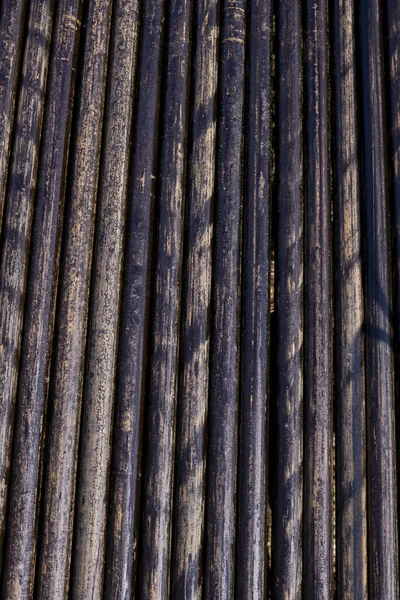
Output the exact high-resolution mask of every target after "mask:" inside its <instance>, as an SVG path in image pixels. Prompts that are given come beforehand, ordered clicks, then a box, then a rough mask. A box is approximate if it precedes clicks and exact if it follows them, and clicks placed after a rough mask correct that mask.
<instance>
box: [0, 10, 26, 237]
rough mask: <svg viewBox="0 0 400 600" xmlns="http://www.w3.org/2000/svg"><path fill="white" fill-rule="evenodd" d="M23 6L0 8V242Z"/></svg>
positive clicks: (17, 79) (23, 22) (23, 30)
mask: <svg viewBox="0 0 400 600" xmlns="http://www.w3.org/2000/svg"><path fill="white" fill-rule="evenodd" d="M27 5H28V2H27V0H17V1H15V0H4V2H3V4H2V5H0V11H1V17H0V106H1V119H0V240H1V225H2V221H3V211H4V200H5V196H6V187H7V178H8V165H9V160H10V152H11V138H12V132H13V125H14V113H15V104H16V99H17V97H18V93H19V90H18V81H19V77H20V69H21V58H22V54H23V48H24V41H25V40H24V32H25V20H26V11H27Z"/></svg>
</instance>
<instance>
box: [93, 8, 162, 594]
mask: <svg viewBox="0 0 400 600" xmlns="http://www.w3.org/2000/svg"><path fill="white" fill-rule="evenodd" d="M164 12H165V1H164V0H147V1H146V2H145V3H144V4H143V14H142V17H141V21H140V22H141V26H140V43H139V55H138V74H137V86H136V88H137V91H136V101H135V103H136V106H135V117H134V128H133V148H132V153H133V157H132V165H131V178H130V183H129V191H128V203H127V221H126V243H125V258H124V268H123V284H122V291H121V316H120V330H119V344H118V360H117V379H116V394H115V419H114V436H113V450H112V462H111V475H110V500H109V516H108V533H107V536H108V537H107V550H106V577H105V591H104V596H105V598H110V600H114V598H121V599H122V598H123V599H130V598H132V597H134V595H135V583H136V567H137V548H138V520H139V507H140V483H141V462H142V461H141V456H142V438H143V418H144V414H143V413H144V393H145V383H146V357H147V337H148V334H147V332H148V314H149V290H150V271H151V256H152V244H151V241H152V237H153V205H154V198H155V192H156V174H157V155H158V133H159V106H160V90H161V72H162V47H163V30H164ZM141 82H146V83H145V84H142V83H141Z"/></svg>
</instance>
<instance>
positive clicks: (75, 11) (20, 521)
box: [2, 0, 81, 599]
mask: <svg viewBox="0 0 400 600" xmlns="http://www.w3.org/2000/svg"><path fill="white" fill-rule="evenodd" d="M80 13H81V3H80V1H79V0H78V1H77V0H63V1H62V2H60V4H59V5H58V7H57V8H56V15H55V23H54V36H53V42H52V48H53V49H52V59H51V62H50V67H49V75H48V83H47V100H46V104H45V111H44V122H43V132H42V142H41V156H40V161H39V168H38V177H37V190H36V199H35V209H34V217H33V225H32V240H31V247H30V258H29V269H28V283H27V291H26V301H25V320H24V329H23V338H22V346H21V348H22V350H21V360H20V368H19V376H18V392H17V403H16V415H15V424H14V436H13V438H14V439H13V452H12V461H11V473H10V489H9V498H8V512H7V537H6V541H5V557H4V562H3V568H2V577H3V583H2V586H3V587H2V594H3V596H4V597H5V598H10V599H11V598H31V597H32V594H33V580H34V570H35V558H36V536H37V512H38V510H37V509H38V506H37V504H38V497H39V495H40V475H39V474H40V472H41V470H42V460H43V453H42V448H43V437H44V436H43V428H44V425H43V419H44V413H45V405H46V399H47V392H48V378H49V368H50V357H51V351H52V340H53V326H54V312H55V297H56V291H57V278H58V264H59V255H60V241H61V225H62V218H63V209H64V195H65V184H66V172H67V161H68V151H69V140H70V131H71V117H72V114H71V113H72V100H73V93H74V85H75V72H76V60H77V50H78V40H79V32H80V16H81V15H80ZM21 557H23V558H21Z"/></svg>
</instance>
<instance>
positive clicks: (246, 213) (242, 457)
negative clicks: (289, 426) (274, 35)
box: [236, 0, 272, 598]
mask: <svg viewBox="0 0 400 600" xmlns="http://www.w3.org/2000/svg"><path fill="white" fill-rule="evenodd" d="M247 14H248V32H249V35H248V38H247V40H248V55H247V68H248V70H247V73H248V77H247V90H248V97H247V104H246V116H245V123H246V143H245V188H244V208H243V269H242V271H243V276H242V290H243V302H242V322H241V329H242V344H241V369H240V372H241V393H240V424H239V443H238V452H239V463H238V483H237V485H238V508H237V510H238V516H237V528H238V531H237V553H236V561H237V564H238V565H240V568H238V569H237V570H236V597H237V598H264V597H265V595H266V591H267V581H266V550H267V548H266V543H265V541H266V534H267V532H266V526H267V524H266V516H267V510H266V508H267V498H268V494H267V448H268V436H267V418H268V410H267V397H268V396H267V386H268V379H269V372H268V368H269V364H268V350H269V316H270V307H269V296H270V290H269V281H270V200H271V185H270V183H271V172H270V171H271V141H272V140H271V137H272V132H271V130H272V114H271V98H272V94H271V69H272V55H271V51H272V46H271V28H272V10H271V2H270V1H269V0H266V1H265V0H252V1H251V2H250V3H249V5H248V12H247Z"/></svg>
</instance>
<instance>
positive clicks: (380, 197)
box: [360, 0, 399, 600]
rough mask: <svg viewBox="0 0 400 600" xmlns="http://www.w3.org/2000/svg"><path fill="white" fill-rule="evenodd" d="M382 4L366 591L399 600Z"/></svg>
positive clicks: (369, 295)
mask: <svg viewBox="0 0 400 600" xmlns="http://www.w3.org/2000/svg"><path fill="white" fill-rule="evenodd" d="M381 13H382V5H381V3H380V2H379V1H378V0H361V3H360V36H361V91H362V110H363V119H362V124H363V143H362V148H363V178H364V181H363V183H364V186H363V198H364V203H363V212H364V219H365V220H364V232H365V238H364V247H365V264H364V266H365V322H366V338H365V339H366V384H367V442H368V447H367V457H368V475H367V478H368V558H369V593H370V597H371V598H374V599H376V600H381V599H383V598H385V599H386V598H397V597H398V594H399V584H398V556H397V551H398V546H397V544H398V542H397V538H398V534H397V493H396V461H395V451H396V443H395V421H394V417H395V404H394V403H395V397H394V379H393V377H394V369H393V343H392V336H393V332H392V307H391V267H390V230H389V198H388V177H387V162H386V132H385V125H384V118H385V114H384V111H385V105H384V87H383V86H384V81H383V40H382V14H381Z"/></svg>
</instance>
